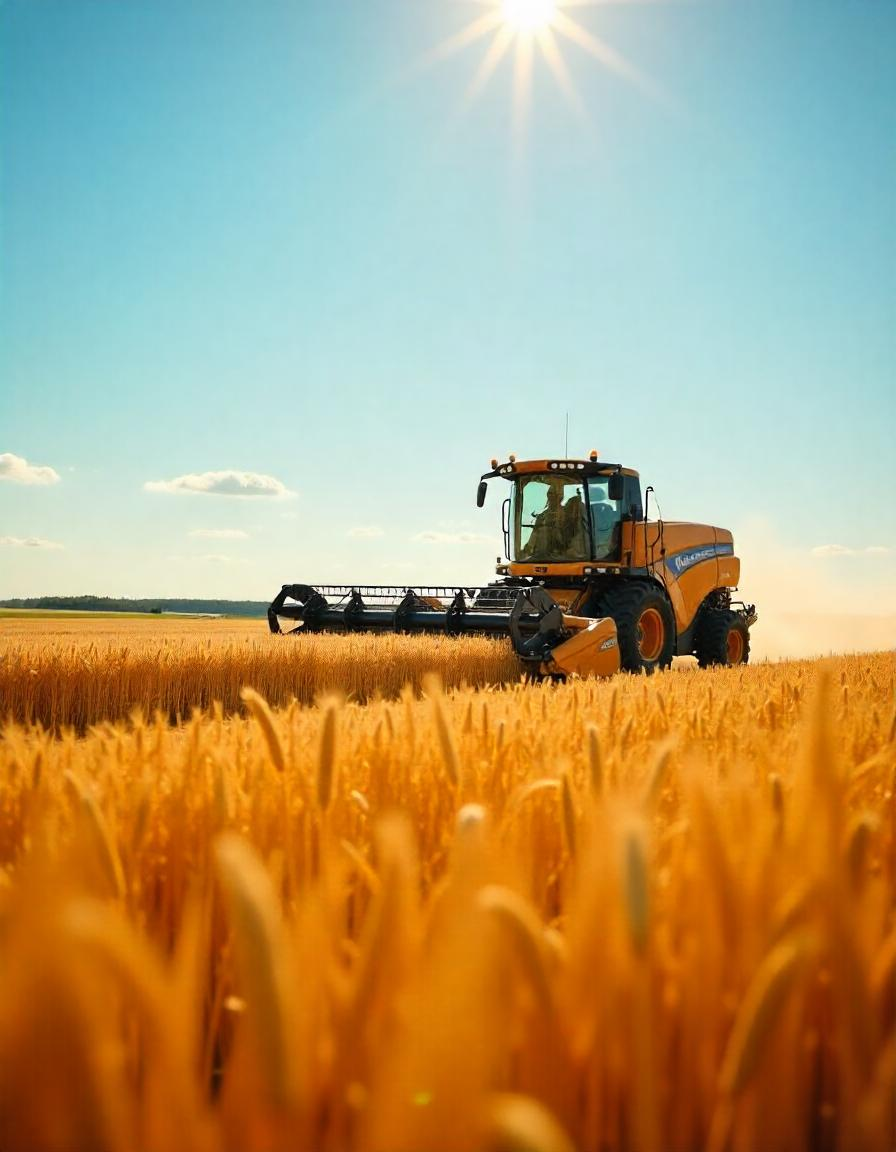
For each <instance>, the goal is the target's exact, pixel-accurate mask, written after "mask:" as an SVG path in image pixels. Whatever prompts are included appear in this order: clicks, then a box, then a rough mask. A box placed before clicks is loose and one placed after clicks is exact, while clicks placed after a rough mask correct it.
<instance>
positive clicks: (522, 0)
mask: <svg viewBox="0 0 896 1152" xmlns="http://www.w3.org/2000/svg"><path fill="white" fill-rule="evenodd" d="M556 14H557V4H556V0H503V3H502V5H501V15H502V16H503V17H504V20H505V22H506V23H507V24H509V25H510V26H511V27H512V28H516V29H518V30H519V31H521V32H540V31H541V30H542V29H544V28H548V27H549V26H550V25H551V24H552V23H553V22H554V17H555V16H556Z"/></svg>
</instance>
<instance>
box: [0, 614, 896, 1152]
mask: <svg viewBox="0 0 896 1152" xmlns="http://www.w3.org/2000/svg"><path fill="white" fill-rule="evenodd" d="M346 640H347V641H348V642H349V644H350V643H351V640H352V638H350V637H349V638H346ZM337 642H338V641H335V640H330V641H326V643H330V644H332V643H337ZM228 643H230V641H228ZM224 647H225V648H226V644H225V645H224ZM91 659H92V660H93V662H94V663H96V662H97V660H99V659H100V657H99V653H98V652H97V653H96V654H94V656H93V657H92V658H91ZM256 688H257V690H258V692H259V693H260V695H258V696H254V695H251V694H250V695H248V699H247V703H248V706H249V708H250V710H251V715H250V716H248V717H245V718H242V717H239V716H235V715H231V716H228V715H226V714H225V712H224V710H223V709H220V708H219V709H212V708H211V707H210V708H209V710H208V712H207V714H205V715H200V714H196V715H194V716H193V718H192V719H191V720H190V721H189V722H187V723H186V724H184V725H182V726H180V727H171V726H170V725H169V724H168V722H167V717H161V718H157V719H155V720H147V719H145V716H144V715H143V714H139V715H134V716H133V717H131V718H130V719H129V720H128V721H127V722H126V723H121V724H118V725H112V724H108V723H104V724H99V725H97V726H95V727H94V728H93V730H92V731H90V732H89V733H88V735H87V736H86V737H85V738H81V739H79V738H77V737H76V735H75V733H74V732H67V733H64V734H63V735H62V736H61V737H60V738H58V739H54V738H52V737H51V736H50V735H49V733H48V732H46V731H42V730H39V729H37V728H34V727H27V726H21V725H7V726H6V727H5V728H3V729H2V733H0V779H2V780H3V782H4V786H3V789H2V790H0V868H2V871H0V940H2V954H0V1131H2V1132H3V1134H4V1135H3V1140H2V1143H3V1147H4V1152H7V1149H8V1150H10V1152H18V1150H19V1149H29V1150H32V1149H33V1150H38V1152H40V1150H43V1149H47V1150H50V1149H54V1150H55V1149H81V1148H83V1149H88V1148H90V1149H93V1148H99V1149H108V1150H109V1152H124V1150H125V1149H127V1150H130V1149H142V1148H147V1149H148V1148H153V1149H158V1150H159V1152H173V1150H174V1149H180V1148H188V1147H189V1148H196V1149H199V1150H201V1152H206V1150H207V1152H218V1150H221V1152H224V1150H229V1149H237V1148H238V1149H241V1150H242V1149H245V1150H247V1152H254V1150H256V1149H257V1150H259V1152H261V1150H262V1149H265V1150H267V1149H273V1150H278V1149H284V1150H285V1149H288V1148H295V1147H307V1148H314V1149H319V1150H320V1152H337V1150H338V1152H352V1150H355V1149H357V1150H358V1152H412V1150H420V1149H426V1150H428V1152H430V1150H431V1152H461V1150H464V1149H470V1150H482V1152H494V1150H495V1149H511V1148H513V1149H520V1148H531V1149H533V1150H539V1152H540V1150H542V1149H548V1148H550V1149H557V1150H559V1149H566V1148H578V1149H582V1150H587V1152H591V1150H594V1152H598V1150H600V1152H629V1150H631V1152H651V1150H654V1152H656V1150H661V1152H667V1150H671V1152H676V1150H678V1149H682V1150H685V1149H688V1150H691V1149H701V1148H709V1147H711V1148H713V1149H716V1150H718V1152H728V1150H730V1152H755V1150H757V1149H765V1148H769V1149H774V1148H777V1149H786V1150H787V1152H791V1150H792V1152H799V1150H801V1149H805V1150H807V1152H809V1150H811V1149H817V1148H818V1149H831V1150H834V1152H839V1150H841V1149H853V1148H857V1149H862V1150H863V1152H892V1148H893V1146H894V1138H896V1107H894V1099H896V1096H894V1088H896V992H894V972H896V899H894V896H896V805H894V797H893V787H894V779H896V744H894V738H893V731H892V705H893V700H894V694H896V693H894V689H896V657H894V656H893V655H892V654H888V655H876V656H867V657H845V658H842V659H838V660H834V661H830V662H825V663H821V664H820V663H813V662H802V663H793V664H786V665H774V666H771V665H769V666H760V667H756V668H737V669H731V670H717V671H707V672H700V671H697V670H693V671H691V670H678V671H675V672H670V673H668V674H662V675H657V676H654V677H652V678H650V679H648V680H645V679H643V678H637V677H619V678H616V679H614V680H613V681H609V682H594V681H579V682H573V683H569V684H566V685H562V686H555V685H551V684H542V685H522V684H519V683H515V684H513V685H512V686H511V687H508V688H506V689H505V690H503V691H501V692H488V693H483V692H474V691H472V690H469V689H463V690H459V691H457V692H454V693H450V692H447V693H446V692H443V691H440V690H439V689H438V687H437V685H436V684H435V683H434V682H433V681H431V680H428V681H427V682H426V684H425V686H424V684H423V674H422V673H421V675H420V678H419V680H418V681H417V687H416V688H413V687H412V688H409V689H407V690H405V691H404V692H403V693H401V695H400V698H399V699H396V700H392V701H389V700H385V699H379V700H376V699H374V700H372V701H371V702H370V703H369V704H367V705H366V706H363V707H362V706H360V705H359V704H358V703H356V702H352V701H351V700H348V701H343V702H337V701H335V700H333V699H327V700H324V701H323V702H322V703H321V705H320V707H312V708H305V707H298V706H296V705H295V704H292V705H290V706H289V707H287V708H285V709H282V710H279V711H278V710H276V709H273V708H271V707H269V704H268V702H266V701H265V699H264V692H263V687H262V688H258V687H257V686H256ZM844 689H846V691H844ZM421 692H422V696H421ZM293 695H295V694H293Z"/></svg>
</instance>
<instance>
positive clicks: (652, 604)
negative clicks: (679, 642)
mask: <svg viewBox="0 0 896 1152" xmlns="http://www.w3.org/2000/svg"><path fill="white" fill-rule="evenodd" d="M599 609H600V611H599V614H600V615H601V616H612V618H613V619H614V620H615V621H616V634H617V637H618V641H619V659H620V662H621V664H622V667H623V669H624V670H625V671H626V672H641V671H644V672H647V673H648V674H652V673H654V672H655V671H656V670H657V668H668V667H669V665H670V664H671V663H672V653H673V651H674V648H675V619H674V617H673V615H672V608H671V607H670V605H669V601H668V600H667V599H666V597H665V596H664V595H663V593H662V592H661V591H660V590H659V588H654V587H652V586H651V585H650V584H640V583H630V582H626V583H624V584H620V585H618V587H616V588H611V589H610V590H609V592H607V593H606V594H605V595H604V596H602V597H601V600H600V605H599Z"/></svg>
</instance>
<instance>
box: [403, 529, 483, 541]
mask: <svg viewBox="0 0 896 1152" xmlns="http://www.w3.org/2000/svg"><path fill="white" fill-rule="evenodd" d="M411 539H412V540H414V541H418V542H422V543H425V544H479V543H481V542H482V541H484V540H490V539H491V537H490V536H483V535H482V533H481V532H437V531H435V529H432V528H427V529H426V530H425V531H424V532H418V533H417V534H416V535H415V536H412V537H411Z"/></svg>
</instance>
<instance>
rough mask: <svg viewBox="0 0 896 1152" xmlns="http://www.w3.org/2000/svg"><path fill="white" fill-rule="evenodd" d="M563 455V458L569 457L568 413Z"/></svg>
mask: <svg viewBox="0 0 896 1152" xmlns="http://www.w3.org/2000/svg"><path fill="white" fill-rule="evenodd" d="M563 455H564V456H568V455H569V413H568V412H567V413H566V441H565V447H564V449H563Z"/></svg>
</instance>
